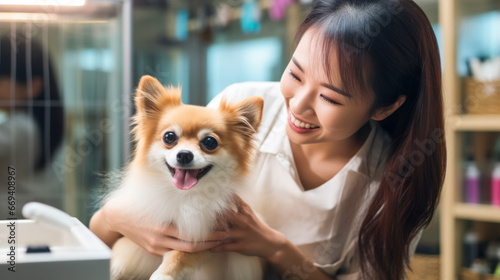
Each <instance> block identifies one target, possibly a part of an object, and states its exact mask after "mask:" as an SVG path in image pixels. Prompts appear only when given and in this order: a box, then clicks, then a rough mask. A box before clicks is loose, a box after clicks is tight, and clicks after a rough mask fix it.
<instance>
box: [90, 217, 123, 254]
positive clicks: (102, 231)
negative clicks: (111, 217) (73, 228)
mask: <svg viewBox="0 0 500 280" xmlns="http://www.w3.org/2000/svg"><path fill="white" fill-rule="evenodd" d="M103 211H104V210H103V209H100V210H99V211H97V212H96V213H95V214H94V215H93V216H92V218H91V219H90V223H89V228H90V230H91V231H92V232H94V234H95V235H97V237H99V238H100V239H101V240H102V241H103V242H104V243H105V244H106V245H108V247H110V248H111V247H113V244H115V242H116V241H117V240H118V239H119V238H120V237H121V236H122V235H121V234H120V233H119V232H116V231H112V230H111V229H110V228H109V226H108V223H107V222H106V219H105V218H104V213H103Z"/></svg>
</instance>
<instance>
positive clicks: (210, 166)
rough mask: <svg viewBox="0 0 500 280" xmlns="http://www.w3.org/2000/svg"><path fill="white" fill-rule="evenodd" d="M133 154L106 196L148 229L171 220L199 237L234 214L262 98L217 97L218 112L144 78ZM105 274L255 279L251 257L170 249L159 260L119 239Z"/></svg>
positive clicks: (259, 270)
mask: <svg viewBox="0 0 500 280" xmlns="http://www.w3.org/2000/svg"><path fill="white" fill-rule="evenodd" d="M135 103H136V107H137V114H136V115H135V116H134V124H135V127H134V129H133V134H134V136H135V141H136V144H137V146H136V150H135V154H134V158H133V160H132V161H131V163H130V164H129V165H128V166H127V168H126V169H125V171H124V174H123V179H122V181H121V183H120V185H119V187H118V188H117V189H116V190H115V191H113V192H112V193H111V194H110V195H109V197H108V199H113V200H115V201H119V203H123V204H124V205H127V209H128V210H126V214H127V215H130V216H131V217H134V218H135V219H136V220H137V221H138V222H141V223H147V224H148V225H151V226H161V225H174V226H176V227H177V229H178V232H179V237H180V238H181V239H182V240H185V241H190V242H201V241H204V240H206V238H207V237H208V236H209V235H210V233H211V232H213V231H214V230H216V229H217V228H220V227H221V225H223V224H224V216H225V215H228V214H230V213H231V211H235V209H236V208H235V202H234V201H235V200H234V198H235V196H234V195H235V194H237V195H241V194H242V191H243V190H244V186H245V179H244V178H245V175H247V174H248V173H249V171H250V166H251V162H252V158H253V155H254V152H255V147H254V143H253V142H254V134H255V132H256V130H257V128H258V126H259V124H260V121H261V119H262V110H263V104H264V101H263V99H262V98H260V97H250V98H247V99H245V100H243V101H241V102H240V103H238V104H228V103H227V101H225V100H224V99H223V101H222V102H221V104H220V106H219V108H218V110H213V109H209V108H206V107H200V106H193V105H184V104H182V103H181V93H180V89H178V88H173V87H169V88H165V87H163V86H162V85H161V84H160V83H159V82H158V80H156V79H155V78H153V77H150V76H144V77H142V78H141V81H140V83H139V87H138V89H137V92H136V97H135ZM111 274H112V278H113V279H115V280H117V279H147V278H149V277H150V279H154V280H160V279H162V280H166V279H190V280H191V279H200V280H211V279H216V280H238V279H245V280H246V279H249V280H250V279H252V280H253V279H262V277H263V263H262V260H261V259H260V258H258V257H248V256H243V255H241V254H237V253H232V252H231V253H211V252H209V251H205V252H200V253H185V252H179V251H170V252H168V253H166V254H165V255H164V257H163V260H162V259H161V258H159V257H157V256H154V255H151V254H149V253H148V252H147V251H145V250H144V249H143V248H142V247H139V246H138V245H136V244H135V243H133V242H132V241H130V240H129V239H127V238H125V237H122V238H120V239H119V240H118V241H117V242H116V244H115V245H114V246H113V257H112V260H111Z"/></svg>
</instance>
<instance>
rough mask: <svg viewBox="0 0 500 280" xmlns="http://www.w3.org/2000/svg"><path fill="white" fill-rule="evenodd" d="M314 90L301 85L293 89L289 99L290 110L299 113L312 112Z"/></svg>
mask: <svg viewBox="0 0 500 280" xmlns="http://www.w3.org/2000/svg"><path fill="white" fill-rule="evenodd" d="M313 102H314V91H313V90H312V89H311V88H308V87H302V88H300V89H298V90H297V91H295V93H294V95H293V97H292V98H291V100H290V108H291V109H292V112H294V113H295V114H299V115H307V114H314V110H313Z"/></svg>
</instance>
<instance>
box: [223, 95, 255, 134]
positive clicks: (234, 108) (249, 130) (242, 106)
mask: <svg viewBox="0 0 500 280" xmlns="http://www.w3.org/2000/svg"><path fill="white" fill-rule="evenodd" d="M263 109H264V99H262V97H258V96H253V97H249V98H246V99H244V100H243V101H241V102H239V103H236V104H228V102H227V99H225V98H223V99H222V101H221V103H220V105H219V110H220V111H226V112H229V113H231V115H232V117H231V118H232V120H231V122H236V123H234V124H235V125H237V126H240V129H241V130H242V131H241V132H246V134H253V133H255V132H256V131H257V129H258V128H259V125H260V122H261V120H262V112H263Z"/></svg>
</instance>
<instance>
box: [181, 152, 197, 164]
mask: <svg viewBox="0 0 500 280" xmlns="http://www.w3.org/2000/svg"><path fill="white" fill-rule="evenodd" d="M193 158H194V155H193V153H191V152H190V151H180V152H179V153H178V154H177V162H178V163H180V164H188V163H190V162H191V161H193Z"/></svg>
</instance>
